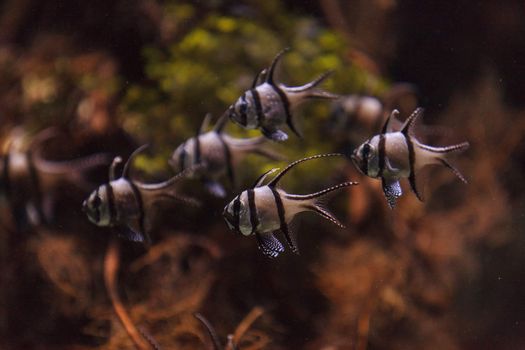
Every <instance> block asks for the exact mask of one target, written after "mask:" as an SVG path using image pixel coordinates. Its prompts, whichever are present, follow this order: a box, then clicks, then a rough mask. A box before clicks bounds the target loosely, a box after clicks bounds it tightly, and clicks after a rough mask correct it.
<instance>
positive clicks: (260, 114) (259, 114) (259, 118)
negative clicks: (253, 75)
mask: <svg viewBox="0 0 525 350" xmlns="http://www.w3.org/2000/svg"><path fill="white" fill-rule="evenodd" d="M250 91H251V93H252V96H253V102H254V103H255V115H256V117H257V124H261V122H262V121H263V120H264V112H263V110H262V105H261V97H260V96H259V91H257V89H251V90H250Z"/></svg>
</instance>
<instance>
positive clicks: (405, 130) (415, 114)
mask: <svg viewBox="0 0 525 350" xmlns="http://www.w3.org/2000/svg"><path fill="white" fill-rule="evenodd" d="M423 111H424V109H423V108H421V107H418V108H416V110H415V111H414V112H412V114H411V115H410V117H408V118H407V120H405V123H404V124H403V126H402V127H401V132H402V133H403V134H405V135H408V132H409V131H410V128H411V127H412V125H414V123H415V122H416V120H417V118H419V117H420V116H421V115H422V114H423Z"/></svg>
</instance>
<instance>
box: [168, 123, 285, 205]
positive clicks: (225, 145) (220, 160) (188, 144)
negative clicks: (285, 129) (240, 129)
mask: <svg viewBox="0 0 525 350" xmlns="http://www.w3.org/2000/svg"><path fill="white" fill-rule="evenodd" d="M207 119H209V116H207V117H206V118H205V121H204V122H203V126H201V129H200V131H199V133H198V134H197V135H196V136H195V137H192V138H190V139H188V140H186V141H184V142H183V143H182V144H181V145H179V146H178V147H177V148H176V149H175V151H174V152H173V154H172V156H171V158H170V160H169V163H170V165H171V167H172V168H173V170H174V171H175V172H179V171H183V170H188V169H195V170H194V171H189V173H188V176H190V177H194V178H199V179H201V180H202V181H203V182H204V184H205V185H206V187H207V188H208V190H209V191H210V192H212V193H213V194H215V195H216V196H218V197H224V196H226V191H225V189H224V187H223V186H222V185H221V184H220V183H219V179H220V178H221V177H223V176H225V175H226V176H227V177H228V179H229V181H230V183H231V185H232V186H233V185H234V182H235V168H234V167H235V164H237V163H238V162H239V161H241V160H242V159H243V158H244V157H245V156H246V155H248V154H258V155H261V156H264V157H267V158H269V159H280V158H281V157H280V156H279V155H278V154H276V153H274V152H272V151H271V150H269V149H267V148H266V147H265V146H266V139H265V138H263V137H254V138H244V139H242V138H234V137H231V136H229V135H228V134H226V133H225V132H224V131H223V127H224V123H225V121H227V119H226V116H223V117H222V118H221V119H220V120H219V121H218V123H217V125H216V127H215V128H214V129H213V130H211V131H208V132H203V131H204V128H205V127H204V126H205V125H206V124H207Z"/></svg>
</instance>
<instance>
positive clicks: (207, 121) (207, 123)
mask: <svg viewBox="0 0 525 350" xmlns="http://www.w3.org/2000/svg"><path fill="white" fill-rule="evenodd" d="M211 118H212V115H211V113H206V115H205V116H204V119H203V120H202V123H201V126H200V128H199V130H198V131H197V136H199V135H200V134H204V133H205V132H206V129H208V127H209V126H210V121H211Z"/></svg>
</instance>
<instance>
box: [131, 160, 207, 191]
mask: <svg viewBox="0 0 525 350" xmlns="http://www.w3.org/2000/svg"><path fill="white" fill-rule="evenodd" d="M205 168H206V167H205V166H204V165H203V164H196V165H193V166H191V167H189V168H186V169H184V170H183V171H181V172H179V173H178V174H176V175H174V176H173V177H171V178H169V179H168V180H166V181H162V182H157V183H153V184H148V183H143V182H140V181H136V180H135V181H133V183H134V184H135V186H137V187H138V188H140V189H141V190H145V191H158V190H164V189H167V188H170V187H171V186H173V185H174V184H175V183H177V182H178V181H180V180H182V179H185V178H187V177H188V175H189V174H191V173H193V172H196V171H201V170H202V169H205Z"/></svg>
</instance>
